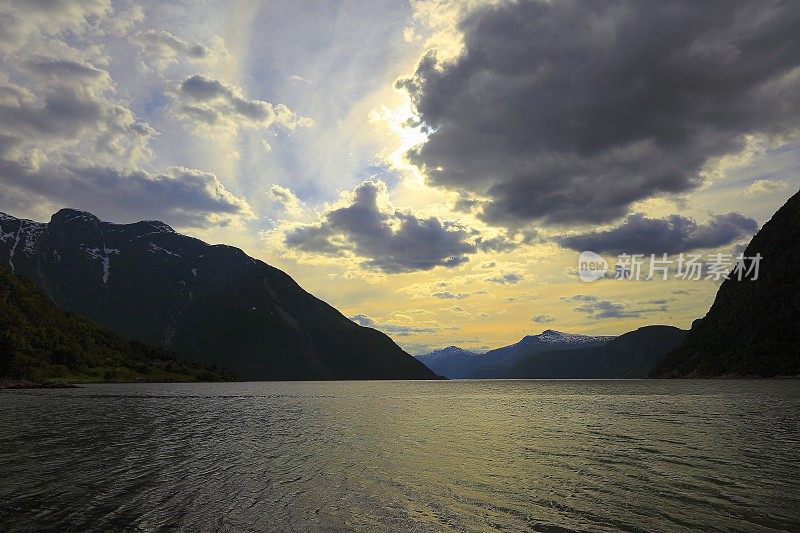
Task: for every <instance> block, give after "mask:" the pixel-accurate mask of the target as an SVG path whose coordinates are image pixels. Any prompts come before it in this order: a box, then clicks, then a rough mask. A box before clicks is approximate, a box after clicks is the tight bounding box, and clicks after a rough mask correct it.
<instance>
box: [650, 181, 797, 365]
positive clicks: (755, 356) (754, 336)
mask: <svg viewBox="0 0 800 533" xmlns="http://www.w3.org/2000/svg"><path fill="white" fill-rule="evenodd" d="M756 254H760V255H761V257H762V259H761V261H760V265H759V277H758V279H757V280H752V279H748V278H747V277H744V279H742V280H739V279H738V276H731V277H730V279H727V280H725V281H723V283H722V285H721V286H720V287H719V290H718V291H717V294H716V297H715V298H714V303H713V304H712V305H711V308H710V309H709V311H708V313H706V315H705V316H704V317H703V318H699V319H697V320H695V321H694V322H693V323H692V327H691V329H690V330H689V333H688V334H687V335H686V338H685V339H684V341H683V343H682V344H681V346H679V347H678V348H676V349H675V350H674V351H671V352H669V353H668V354H666V356H665V357H664V359H663V360H662V361H661V362H660V363H659V364H658V365H657V366H656V368H655V369H654V370H653V373H652V376H653V377H672V378H675V377H777V376H800V261H799V260H798V259H800V191H798V192H797V193H796V194H794V195H793V196H792V197H791V198H789V200H787V201H786V203H785V204H784V205H783V206H782V207H781V208H780V209H778V211H777V212H776V213H775V214H774V215H773V216H772V218H771V219H770V220H769V221H768V222H767V223H766V224H764V225H763V226H762V227H761V229H760V230H759V231H758V233H756V235H755V236H754V237H753V239H752V240H751V241H750V243H749V244H748V245H747V247H746V248H745V251H744V254H743V255H744V256H745V257H746V258H747V257H755V256H756Z"/></svg>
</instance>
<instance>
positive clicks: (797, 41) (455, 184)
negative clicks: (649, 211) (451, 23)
mask: <svg viewBox="0 0 800 533" xmlns="http://www.w3.org/2000/svg"><path fill="white" fill-rule="evenodd" d="M799 27H800V3H797V2H780V1H778V2H733V1H711V0H709V1H703V2H697V1H694V0H692V1H686V2H681V1H669V2H661V1H639V0H637V1H624V0H620V1H611V0H607V1H596V2H582V1H577V0H561V1H558V2H544V1H541V2H540V1H531V0H521V1H518V2H510V3H503V4H500V5H497V6H489V7H484V8H480V9H478V10H477V11H474V12H473V13H471V14H470V15H468V16H467V17H466V18H465V19H464V20H463V21H462V22H461V29H462V31H463V34H464V41H465V49H464V52H463V54H462V55H461V56H460V57H458V58H457V59H456V60H454V61H452V62H449V63H444V64H442V63H439V62H438V61H436V59H435V55H434V54H433V53H430V54H428V55H427V56H426V57H425V58H423V59H422V60H421V61H420V63H419V64H418V66H417V69H416V72H415V73H414V75H413V76H411V77H408V78H404V79H401V80H398V86H400V87H404V88H405V89H407V90H408V92H409V93H410V95H411V98H412V101H413V104H414V106H415V108H416V111H417V113H418V116H419V120H420V122H421V123H422V125H423V126H424V127H425V128H426V129H427V130H428V131H429V139H428V141H427V142H426V143H424V144H423V145H421V146H419V147H417V148H416V149H414V150H412V151H411V152H410V153H409V154H408V155H409V158H410V160H411V161H412V162H414V163H415V164H417V165H418V166H420V167H423V168H424V170H425V171H426V173H427V175H428V176H429V179H430V181H431V182H432V183H433V184H434V185H438V186H443V187H447V188H450V189H452V190H456V191H459V192H461V193H462V194H464V195H465V197H467V198H468V197H470V195H471V194H477V195H478V196H485V197H486V198H487V201H486V202H485V203H484V204H483V206H482V207H481V210H482V211H481V216H482V217H483V218H484V219H486V220H488V221H491V222H495V223H500V224H505V225H508V226H509V227H517V226H519V225H523V224H526V223H528V222H531V221H539V222H545V223H566V224H572V223H580V222H600V221H610V220H612V219H615V218H618V217H620V216H622V215H625V214H626V212H627V210H628V207H629V205H630V204H631V203H632V202H634V201H637V200H641V199H644V198H648V197H652V196H654V195H659V194H666V193H682V192H686V191H688V190H691V189H693V188H694V187H696V186H697V185H698V183H699V182H700V180H701V178H700V177H699V171H700V170H701V168H702V167H703V165H704V164H705V163H706V162H707V161H708V160H709V159H710V158H713V157H715V156H721V155H724V154H728V153H732V152H737V151H739V150H741V149H742V148H743V147H744V145H745V142H746V141H745V136H746V135H747V134H765V135H768V136H777V135H781V134H786V133H789V132H792V131H796V129H797V125H798V123H800V77H798V76H797V71H796V70H795V71H793V69H796V68H797V67H798V66H800V31H798V30H797V28H799ZM459 205H460V207H461V208H462V209H467V208H469V207H470V201H465V202H462V203H461V204H459Z"/></svg>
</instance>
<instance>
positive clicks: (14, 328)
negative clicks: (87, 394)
mask: <svg viewBox="0 0 800 533" xmlns="http://www.w3.org/2000/svg"><path fill="white" fill-rule="evenodd" d="M232 378H233V376H232V374H230V372H227V371H225V370H221V369H219V368H216V367H213V368H212V367H209V366H205V365H200V364H197V363H186V362H180V361H176V360H174V358H173V356H172V354H170V353H169V352H167V351H165V350H163V349H161V348H154V347H152V346H147V345H145V344H142V343H139V342H136V341H126V340H124V339H122V337H120V336H119V335H117V334H115V333H113V332H111V330H109V329H108V328H104V327H103V326H100V325H99V324H96V323H94V322H92V321H91V320H89V319H88V318H85V317H82V316H80V315H78V314H76V313H70V312H66V311H63V310H62V309H60V308H59V307H58V306H57V305H56V304H55V303H53V301H52V300H51V299H50V298H48V297H47V296H46V295H45V294H44V293H42V292H41V291H40V290H39V289H37V288H36V287H35V286H34V285H33V284H32V283H29V282H27V281H25V280H23V279H22V278H20V277H19V276H15V275H14V274H11V272H10V271H9V270H8V268H6V267H5V266H0V379H13V380H26V381H33V382H45V381H47V380H50V379H71V380H78V381H137V380H146V381H220V380H230V379H232Z"/></svg>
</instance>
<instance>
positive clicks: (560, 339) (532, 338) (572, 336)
mask: <svg viewBox="0 0 800 533" xmlns="http://www.w3.org/2000/svg"><path fill="white" fill-rule="evenodd" d="M613 338H614V336H613V335H580V334H578V333H565V332H563V331H556V330H554V329H546V330H544V331H543V332H541V333H540V334H538V335H527V336H525V337H523V338H522V340H521V341H519V342H518V343H517V345H530V344H550V345H558V346H559V349H566V348H571V347H575V346H583V345H586V344H602V343H604V342H608V341H610V340H611V339H613Z"/></svg>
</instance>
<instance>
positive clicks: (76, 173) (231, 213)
mask: <svg viewBox="0 0 800 533" xmlns="http://www.w3.org/2000/svg"><path fill="white" fill-rule="evenodd" d="M3 140H4V139H3V138H2V137H0V183H2V184H3V185H4V186H6V187H10V188H11V190H12V191H14V190H16V191H24V192H26V193H27V194H28V195H30V194H33V195H35V196H39V197H41V198H47V199H48V200H50V201H53V202H57V203H58V204H59V205H62V206H71V207H78V208H81V209H86V210H91V211H92V212H94V213H96V214H98V215H100V216H103V217H105V218H109V219H112V218H113V219H115V220H116V219H119V218H120V217H125V218H131V219H136V218H153V219H162V220H167V221H169V222H170V223H173V224H175V225H178V226H198V227H202V226H208V225H211V224H228V223H236V222H238V221H241V220H245V219H251V218H254V214H253V212H252V210H251V208H250V206H249V205H248V204H247V202H246V201H245V200H244V199H242V198H239V197H237V196H234V195H233V194H231V193H230V192H229V191H227V190H226V189H225V187H224V186H223V185H222V183H221V182H220V181H219V179H218V178H217V177H216V176H215V175H213V174H211V173H208V172H202V171H200V170H194V169H187V168H182V167H173V168H170V169H168V170H167V171H166V172H164V173H160V174H152V173H149V172H145V171H142V170H134V171H125V170H120V169H116V168H111V167H101V166H96V165H91V166H69V165H66V164H60V165H57V166H54V165H50V164H45V165H43V166H41V167H40V168H31V167H30V165H26V164H25V161H23V162H15V161H13V160H10V159H9V158H7V156H8V155H9V154H10V153H11V152H10V148H9V147H8V146H4V145H3Z"/></svg>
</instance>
